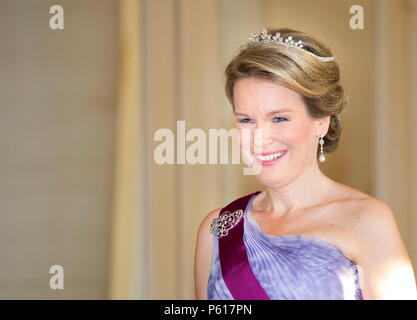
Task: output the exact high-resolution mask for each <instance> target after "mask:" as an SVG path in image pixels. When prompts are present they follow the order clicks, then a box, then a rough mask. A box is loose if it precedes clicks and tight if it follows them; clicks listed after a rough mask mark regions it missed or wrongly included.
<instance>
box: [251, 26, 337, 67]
mask: <svg viewBox="0 0 417 320" xmlns="http://www.w3.org/2000/svg"><path fill="white" fill-rule="evenodd" d="M263 44H264V45H283V46H286V47H293V48H297V49H300V50H302V51H304V52H306V53H308V54H309V55H311V56H313V57H314V58H316V59H318V60H320V61H323V62H330V61H332V60H333V59H334V57H320V56H318V55H316V54H314V53H312V52H310V51H308V50H306V49H303V44H302V41H301V40H298V41H297V40H294V39H293V38H292V37H291V36H289V37H288V38H286V39H283V38H281V34H280V33H279V32H277V33H276V34H275V35H274V36H273V35H272V34H268V30H266V29H265V28H263V29H262V32H261V33H260V34H255V33H253V34H252V35H251V36H250V37H249V42H248V44H247V45H248V47H255V46H259V45H263Z"/></svg>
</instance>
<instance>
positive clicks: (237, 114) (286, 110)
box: [234, 108, 294, 117]
mask: <svg viewBox="0 0 417 320" xmlns="http://www.w3.org/2000/svg"><path fill="white" fill-rule="evenodd" d="M282 112H294V110H292V109H288V108H286V109H278V110H273V111H271V112H268V114H267V116H269V115H271V114H274V113H282ZM234 114H235V116H245V117H248V115H247V114H244V113H239V112H235V113H234Z"/></svg>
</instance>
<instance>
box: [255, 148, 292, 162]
mask: <svg viewBox="0 0 417 320" xmlns="http://www.w3.org/2000/svg"><path fill="white" fill-rule="evenodd" d="M286 153H287V151H280V152H275V153H270V154H267V155H260V154H259V155H256V156H255V159H257V160H258V162H260V163H261V164H262V165H272V164H275V163H276V162H278V159H280V158H282V157H283V156H284V155H285V154H286Z"/></svg>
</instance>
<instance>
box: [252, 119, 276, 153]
mask: <svg viewBox="0 0 417 320" xmlns="http://www.w3.org/2000/svg"><path fill="white" fill-rule="evenodd" d="M273 141H274V136H273V134H272V131H271V128H269V126H267V125H263V124H262V123H261V124H258V123H257V124H256V128H255V132H254V137H253V145H254V147H255V148H262V150H265V148H266V147H267V146H268V145H270V144H271V143H272V142H273Z"/></svg>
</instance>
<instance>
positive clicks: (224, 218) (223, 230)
mask: <svg viewBox="0 0 417 320" xmlns="http://www.w3.org/2000/svg"><path fill="white" fill-rule="evenodd" d="M242 216H243V210H241V209H240V210H236V211H233V212H230V211H226V212H224V213H222V214H221V215H220V216H219V217H218V218H215V219H214V220H213V222H212V223H211V226H210V232H211V233H212V234H213V235H214V236H215V237H216V238H217V239H218V238H220V237H224V236H227V234H228V233H229V230H230V229H232V228H233V227H234V226H235V225H236V224H237V223H238V222H239V220H240V218H241V217H242Z"/></svg>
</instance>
